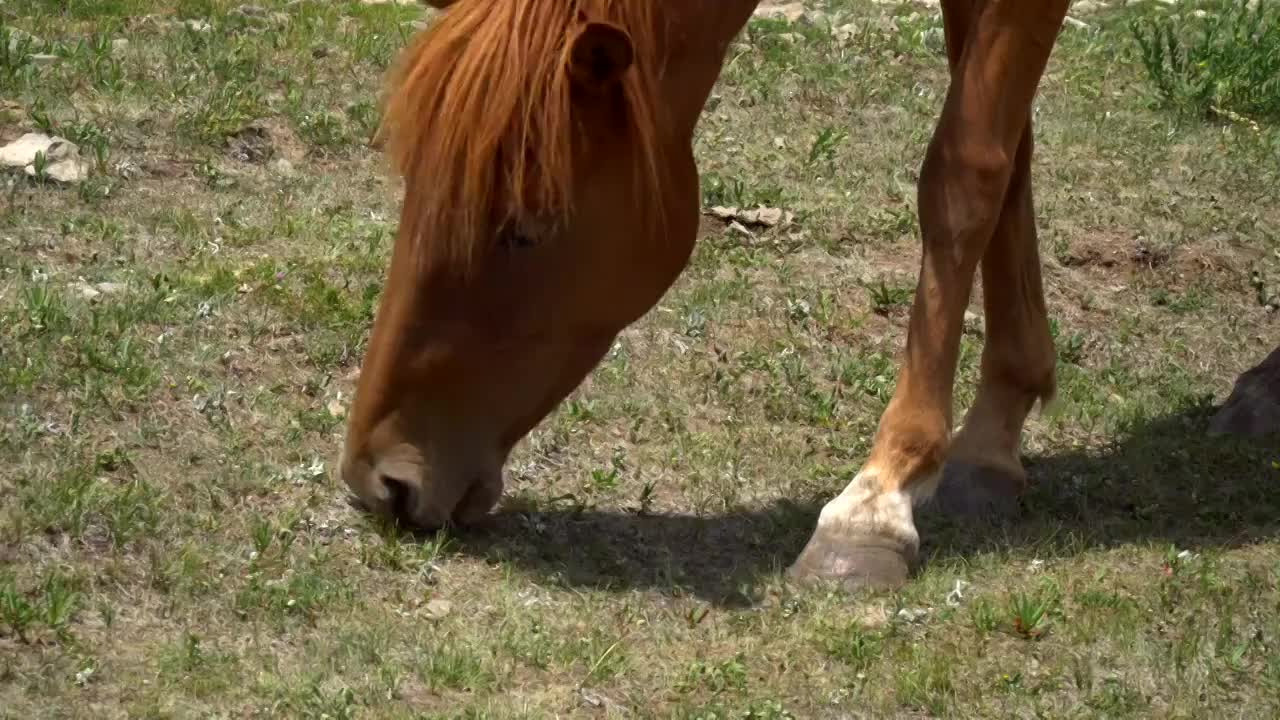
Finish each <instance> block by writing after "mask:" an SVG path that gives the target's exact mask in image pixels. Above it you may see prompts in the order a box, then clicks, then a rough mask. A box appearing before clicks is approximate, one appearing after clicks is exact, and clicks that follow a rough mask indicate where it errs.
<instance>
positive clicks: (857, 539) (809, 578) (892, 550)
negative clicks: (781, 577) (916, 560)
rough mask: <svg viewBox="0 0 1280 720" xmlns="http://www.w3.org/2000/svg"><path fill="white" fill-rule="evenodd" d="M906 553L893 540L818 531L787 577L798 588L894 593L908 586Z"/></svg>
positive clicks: (863, 534)
mask: <svg viewBox="0 0 1280 720" xmlns="http://www.w3.org/2000/svg"><path fill="white" fill-rule="evenodd" d="M908 567H909V563H908V559H907V552H906V550H905V548H903V546H902V544H901V543H899V542H895V541H894V540H892V539H888V538H881V537H877V536H875V535H869V534H865V533H862V534H851V535H841V534H839V533H836V532H830V531H824V530H823V529H821V528H819V529H818V530H817V531H816V532H815V533H814V536H813V538H811V539H810V540H809V544H808V545H806V546H805V549H804V551H802V552H801V553H800V557H799V558H797V559H796V561H795V563H794V564H793V565H792V566H791V567H790V569H788V570H787V576H788V577H789V578H791V579H792V580H795V581H797V582H798V583H800V584H801V585H806V586H814V585H820V584H823V583H827V582H835V583H838V584H839V585H840V586H841V587H842V588H843V589H845V590H846V591H849V592H856V591H858V590H896V589H898V588H900V587H902V586H903V585H904V584H906V582H907V575H908Z"/></svg>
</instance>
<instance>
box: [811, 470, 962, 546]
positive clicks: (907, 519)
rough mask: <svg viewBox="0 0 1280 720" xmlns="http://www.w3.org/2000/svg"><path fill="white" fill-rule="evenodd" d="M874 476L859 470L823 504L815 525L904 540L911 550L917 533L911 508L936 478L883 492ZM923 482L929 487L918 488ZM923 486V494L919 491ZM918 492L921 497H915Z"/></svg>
mask: <svg viewBox="0 0 1280 720" xmlns="http://www.w3.org/2000/svg"><path fill="white" fill-rule="evenodd" d="M878 475H879V473H877V472H876V471H875V470H873V469H863V470H862V471H861V472H859V473H858V475H857V477H855V478H854V479H853V481H852V482H850V483H849V485H848V487H846V488H845V489H844V491H843V492H841V493H840V494H839V495H837V496H836V497H835V498H833V499H832V500H831V501H830V502H828V503H827V504H826V505H824V506H823V508H822V512H820V513H819V514H818V528H819V529H820V530H821V529H823V528H828V529H835V528H836V527H841V526H842V527H843V528H859V529H861V530H864V531H865V532H867V533H868V534H870V535H879V536H884V537H889V538H894V539H897V540H900V541H902V542H905V543H908V544H909V545H910V547H912V548H913V549H914V548H916V547H918V546H919V543H920V535H919V533H917V532H916V526H915V522H914V520H913V519H912V516H911V508H912V506H913V505H916V504H919V503H920V502H924V500H926V499H928V497H930V496H931V495H932V487H936V486H937V482H938V481H937V479H936V478H933V479H931V482H929V483H916V484H915V487H913V488H912V489H911V490H913V491H914V492H911V491H908V492H904V491H902V490H894V491H891V492H883V491H882V490H881V488H880V482H879V478H878ZM925 484H928V485H930V486H932V487H930V488H921V485H925ZM926 489H927V490H928V492H927V493H921V492H920V491H921V490H926ZM919 495H923V497H918V496H919Z"/></svg>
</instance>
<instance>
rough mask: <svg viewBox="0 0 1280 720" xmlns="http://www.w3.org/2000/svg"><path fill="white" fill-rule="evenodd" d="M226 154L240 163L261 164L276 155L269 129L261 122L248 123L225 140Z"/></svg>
mask: <svg viewBox="0 0 1280 720" xmlns="http://www.w3.org/2000/svg"><path fill="white" fill-rule="evenodd" d="M227 152H228V154H229V155H231V157H233V158H235V159H236V160H239V161H241V162H249V163H261V162H266V161H267V160H270V159H271V158H273V157H275V154H276V148H275V143H273V142H272V138H271V129H270V128H269V127H267V126H266V125H265V124H263V123H261V122H253V123H250V124H249V125H248V126H246V127H245V128H243V129H242V130H240V132H238V133H236V134H235V135H232V136H231V137H229V138H227Z"/></svg>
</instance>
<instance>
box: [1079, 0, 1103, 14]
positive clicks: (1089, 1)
mask: <svg viewBox="0 0 1280 720" xmlns="http://www.w3.org/2000/svg"><path fill="white" fill-rule="evenodd" d="M1103 7H1105V6H1104V5H1103V3H1100V2H1096V0H1080V2H1078V3H1075V4H1073V5H1072V6H1071V12H1073V13H1075V14H1076V15H1090V14H1092V13H1096V12H1098V11H1099V10H1101V9H1102V8H1103Z"/></svg>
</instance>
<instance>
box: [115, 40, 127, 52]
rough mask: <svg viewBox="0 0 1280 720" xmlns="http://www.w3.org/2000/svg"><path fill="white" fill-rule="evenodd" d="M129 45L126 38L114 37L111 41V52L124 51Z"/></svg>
mask: <svg viewBox="0 0 1280 720" xmlns="http://www.w3.org/2000/svg"><path fill="white" fill-rule="evenodd" d="M128 47H129V40H128V38H116V39H115V40H112V41H111V50H112V51H113V52H124V50H125V49H126V48H128Z"/></svg>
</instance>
